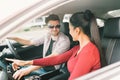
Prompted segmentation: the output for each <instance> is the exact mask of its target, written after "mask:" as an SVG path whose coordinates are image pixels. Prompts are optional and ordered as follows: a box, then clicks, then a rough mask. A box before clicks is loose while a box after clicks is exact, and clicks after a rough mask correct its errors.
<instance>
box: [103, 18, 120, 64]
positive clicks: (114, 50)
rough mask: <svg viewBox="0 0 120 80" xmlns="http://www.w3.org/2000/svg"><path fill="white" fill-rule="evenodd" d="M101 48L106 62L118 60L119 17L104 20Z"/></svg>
mask: <svg viewBox="0 0 120 80" xmlns="http://www.w3.org/2000/svg"><path fill="white" fill-rule="evenodd" d="M102 48H103V52H104V53H105V57H106V61H107V64H112V63H114V62H117V61H119V60H120V18H110V19H108V20H107V21H106V23H105V27H104V31H103V39H102Z"/></svg>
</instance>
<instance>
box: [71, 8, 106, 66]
mask: <svg viewBox="0 0 120 80" xmlns="http://www.w3.org/2000/svg"><path fill="white" fill-rule="evenodd" d="M70 23H71V24H72V25H73V27H74V28H76V27H81V28H82V30H83V31H84V33H85V34H87V35H88V36H89V37H90V39H91V41H92V42H93V43H94V44H95V45H96V46H97V47H98V49H99V51H100V56H101V65H102V66H104V65H105V64H106V63H105V61H104V60H103V58H104V56H103V55H102V49H101V41H100V35H99V30H98V26H97V22H96V18H95V16H94V14H93V13H92V12H91V11H90V10H86V11H85V12H76V13H74V14H73V15H72V16H71V18H70ZM103 63H105V64H103Z"/></svg>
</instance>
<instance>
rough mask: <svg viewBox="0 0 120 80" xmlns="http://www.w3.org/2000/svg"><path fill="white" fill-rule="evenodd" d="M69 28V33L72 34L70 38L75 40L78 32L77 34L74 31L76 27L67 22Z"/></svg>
mask: <svg viewBox="0 0 120 80" xmlns="http://www.w3.org/2000/svg"><path fill="white" fill-rule="evenodd" d="M69 30H70V32H69V33H70V35H71V36H72V38H73V41H77V40H78V39H77V38H78V37H77V36H78V34H77V32H76V28H74V26H73V25H71V23H69Z"/></svg>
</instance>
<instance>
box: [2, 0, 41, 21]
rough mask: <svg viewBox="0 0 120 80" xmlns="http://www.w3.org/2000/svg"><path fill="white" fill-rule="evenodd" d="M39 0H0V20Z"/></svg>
mask: <svg viewBox="0 0 120 80" xmlns="http://www.w3.org/2000/svg"><path fill="white" fill-rule="evenodd" d="M37 1H40V0H0V10H2V11H1V12H0V21H2V20H4V19H6V18H7V17H10V16H11V15H13V14H14V13H15V12H19V10H21V9H23V8H25V7H28V6H31V5H32V4H33V3H36V2H37Z"/></svg>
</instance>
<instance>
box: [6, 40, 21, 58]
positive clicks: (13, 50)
mask: <svg viewBox="0 0 120 80" xmlns="http://www.w3.org/2000/svg"><path fill="white" fill-rule="evenodd" d="M6 43H7V45H8V48H9V49H10V51H11V52H12V54H13V55H14V57H15V58H17V59H20V56H19V55H18V54H17V51H16V49H15V48H14V46H13V44H12V43H11V42H10V40H9V39H6Z"/></svg>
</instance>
